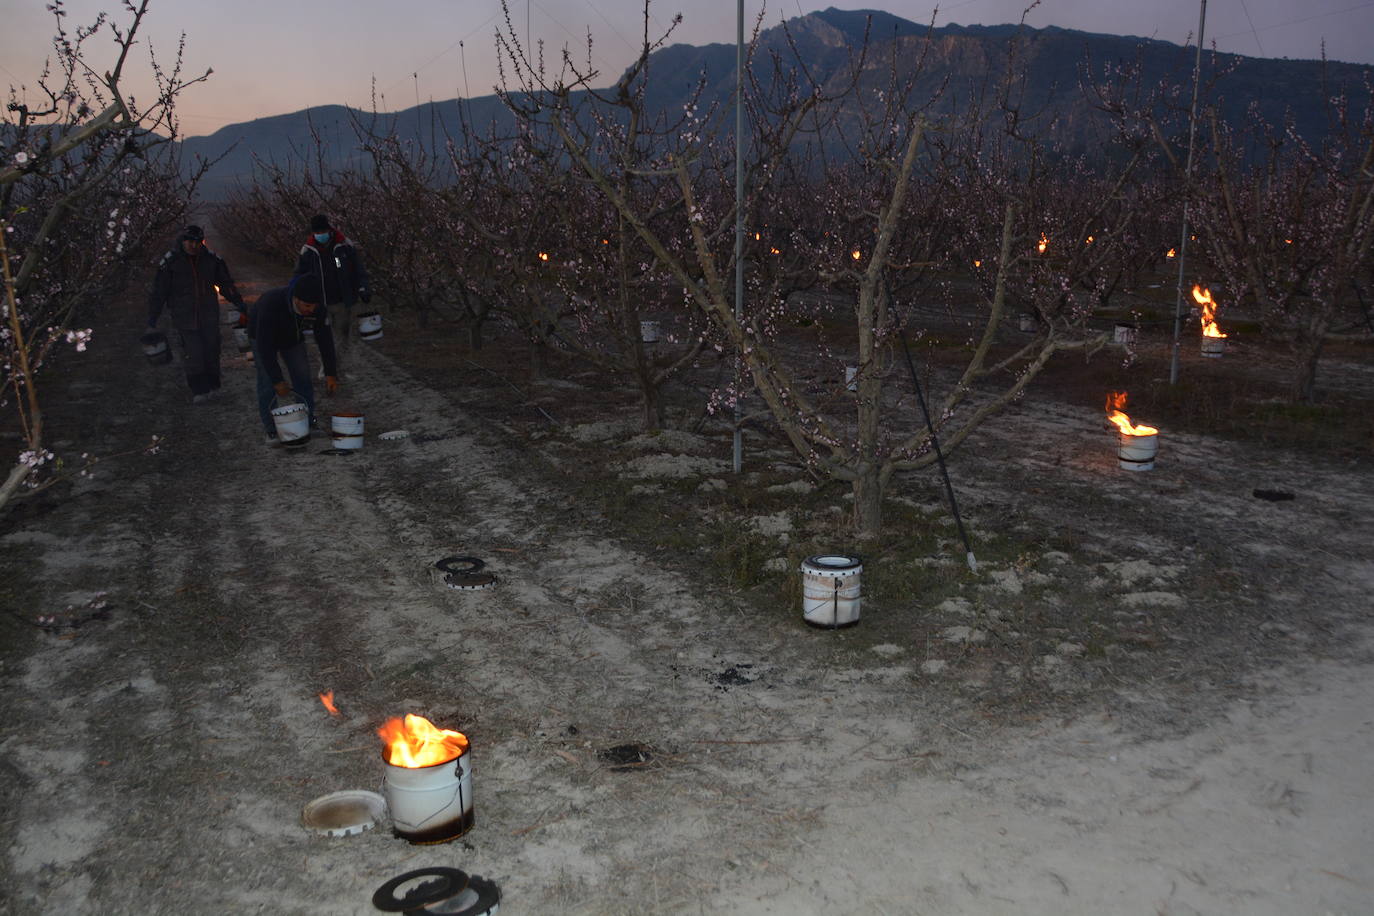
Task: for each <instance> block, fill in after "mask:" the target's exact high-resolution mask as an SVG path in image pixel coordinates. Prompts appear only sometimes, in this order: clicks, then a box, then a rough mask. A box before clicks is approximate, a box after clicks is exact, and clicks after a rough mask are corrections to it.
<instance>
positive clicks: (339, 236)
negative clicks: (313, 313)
mask: <svg viewBox="0 0 1374 916" xmlns="http://www.w3.org/2000/svg"><path fill="white" fill-rule="evenodd" d="M305 273H313V274H314V275H315V276H317V277H319V278H320V283H321V284H323V286H324V302H325V305H339V304H340V303H342V304H344V305H348V306H352V305H353V303H354V301H355V300H357V298H358V292H359V291H360V290H365V289H367V286H368V279H367V270H366V268H364V267H363V259H362V258H361V257H360V256H359V255H358V247H357V246H356V245H354V244H353V242H352V241H351V240H350V239H348V238H345V237H344V234H343V233H342V232H340V231H339V230H337V229H335V230H334V237H333V238H331V239H330V240H329V241H328V242H325V243H324V244H323V245H321V244H320V243H319V242H317V241H315V236H313V235H311V236H310V237H308V238H307V239H306V240H305V244H304V245H302V246H301V253H300V256H299V257H297V258H296V270H295V271H294V272H293V273H292V274H291V276H293V277H299V276H300V275H301V274H305Z"/></svg>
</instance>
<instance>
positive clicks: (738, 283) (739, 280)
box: [734, 0, 744, 474]
mask: <svg viewBox="0 0 1374 916" xmlns="http://www.w3.org/2000/svg"><path fill="white" fill-rule="evenodd" d="M743 138H744V0H738V4H737V9H736V16H735V324H737V325H738V324H739V323H740V316H741V315H743V314H744V148H743V143H744V139H743ZM743 370H744V354H743V353H736V354H735V457H734V468H735V473H736V474H738V473H740V471H742V470H743V469H744V431H743V430H742V429H740V421H741V419H742V418H743V416H744V410H743V407H742V406H741V404H740V400H741V399H742V398H743V397H744V391H743V387H744V386H743V384H742V382H743V378H744V371H743Z"/></svg>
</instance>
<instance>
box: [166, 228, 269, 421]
mask: <svg viewBox="0 0 1374 916" xmlns="http://www.w3.org/2000/svg"><path fill="white" fill-rule="evenodd" d="M220 296H223V297H224V298H225V299H227V300H228V301H229V302H231V303H233V304H234V305H235V306H236V307H237V308H238V310H239V312H240V314H242V313H243V312H245V311H247V306H246V305H244V302H243V296H241V295H240V294H239V290H238V287H237V286H235V285H234V278H233V277H232V276H231V275H230V273H229V265H228V264H226V263H224V259H223V258H221V257H220V256H219V255H217V254H215V253H214V252H213V251H211V250H210V249H209V248H207V247H205V233H204V232H203V231H202V230H201V228H200V227H199V226H194V225H193V226H187V227H186V228H185V229H184V230H182V233H181V238H180V240H179V243H178V245H177V247H176V248H172V249H170V250H169V251H168V252H167V253H166V254H164V255H163V256H162V260H161V261H160V262H159V263H158V266H157V275H156V276H155V277H154V278H153V288H152V291H151V292H149V293H148V328H149V329H150V330H151V329H155V328H156V327H157V323H158V320H159V319H160V318H161V317H162V312H163V310H164V309H166V310H167V312H168V313H169V314H170V315H171V322H172V327H173V328H174V329H175V330H176V331H177V333H178V334H179V335H180V337H181V347H182V353H183V357H184V359H185V365H186V384H187V385H189V386H190V388H191V402H192V403H194V404H204V403H205V402H206V401H208V400H210V398H211V397H213V396H214V395H215V393H216V392H218V391H219V385H220V372H219V354H220V332H219V327H220V318H219V297H220Z"/></svg>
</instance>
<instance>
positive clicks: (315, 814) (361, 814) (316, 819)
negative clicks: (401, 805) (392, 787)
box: [301, 789, 386, 836]
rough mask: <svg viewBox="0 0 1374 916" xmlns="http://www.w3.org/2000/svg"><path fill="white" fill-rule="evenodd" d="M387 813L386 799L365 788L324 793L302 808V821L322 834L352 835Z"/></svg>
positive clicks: (366, 828) (374, 824)
mask: <svg viewBox="0 0 1374 916" xmlns="http://www.w3.org/2000/svg"><path fill="white" fill-rule="evenodd" d="M385 817H386V799H385V798H383V797H382V796H380V795H378V794H377V793H376V792H368V791H367V790H365V789H345V790H344V791H342V792H331V793H330V794H328V795H321V796H320V797H319V798H317V799H315V800H314V801H312V802H310V803H308V804H307V805H306V806H305V807H304V808H302V809H301V824H302V825H304V827H305V829H306V830H309V831H310V832H311V833H318V834H319V835H321V836H353V835H354V834H358V833H362V832H363V831H365V830H371V829H372V828H373V827H376V826H377V823H378V822H379V821H381V820H383V819H384V818H385Z"/></svg>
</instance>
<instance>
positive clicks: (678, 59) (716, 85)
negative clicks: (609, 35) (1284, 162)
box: [181, 7, 1374, 200]
mask: <svg viewBox="0 0 1374 916" xmlns="http://www.w3.org/2000/svg"><path fill="white" fill-rule="evenodd" d="M865 32H867V35H868V38H869V41H870V55H872V56H873V57H874V58H875V59H877V58H878V57H882V56H883V55H893V56H898V57H900V55H899V51H900V50H901V49H903V48H905V47H907V45H908V44H909V43H910V42H912V41H913V40H924V39H925V37H926V36H927V35H929V37H930V45H929V46H927V47H926V53H928V54H930V55H934V56H935V57H936V58H937V59H936V64H937V65H938V67H939V68H940V69H939V72H938V73H935V74H932V75H931V76H930V77H929V78H928V81H929V83H930V85H932V86H934V85H936V84H937V82H938V81H939V80H947V81H949V82H950V83H951V84H952V85H954V86H956V87H962V86H964V85H968V86H972V85H975V84H976V83H977V82H978V81H979V80H981V79H984V78H986V76H987V75H988V74H989V73H993V74H996V73H997V72H998V71H997V69H996V68H997V67H1000V66H1001V65H1002V64H1003V62H1005V60H1006V59H1007V55H1008V53H1009V51H1008V48H1009V46H1010V44H1011V41H1012V39H1013V38H1015V39H1016V48H1017V53H1018V55H1020V58H1021V60H1022V61H1023V62H1024V63H1025V65H1026V66H1027V68H1028V72H1029V73H1030V80H1031V83H1032V86H1031V88H1032V89H1033V90H1034V91H1035V92H1037V93H1041V94H1042V95H1043V97H1045V98H1050V97H1051V96H1054V95H1055V94H1056V93H1062V95H1061V96H1060V97H1059V98H1058V100H1057V102H1056V104H1058V105H1059V107H1060V109H1062V112H1063V114H1064V115H1065V117H1063V118H1061V119H1058V120H1059V121H1060V122H1061V123H1060V124H1059V126H1058V127H1057V128H1056V129H1058V130H1063V131H1067V132H1070V133H1068V134H1067V138H1068V139H1069V140H1070V141H1071V142H1070V145H1072V143H1074V142H1077V143H1078V144H1079V145H1080V146H1081V145H1083V144H1084V143H1085V142H1086V141H1085V140H1084V135H1083V134H1082V131H1084V130H1085V127H1084V123H1085V121H1086V119H1085V118H1083V117H1080V116H1079V115H1080V112H1079V111H1078V110H1077V109H1078V108H1081V107H1082V103H1081V99H1080V100H1079V101H1077V102H1075V99H1076V98H1078V92H1077V85H1078V83H1079V81H1080V79H1081V77H1082V71H1083V68H1084V66H1085V62H1089V63H1088V66H1095V67H1110V66H1119V65H1121V64H1122V63H1124V62H1126V61H1131V62H1133V63H1136V62H1138V64H1139V66H1140V67H1141V72H1142V73H1143V74H1144V78H1145V80H1146V81H1147V83H1159V82H1162V81H1171V82H1172V83H1173V84H1174V85H1176V86H1179V85H1182V84H1183V83H1185V82H1186V83H1187V84H1188V85H1191V81H1192V71H1193V66H1194V62H1195V60H1196V53H1197V51H1196V46H1183V45H1177V44H1174V43H1172V42H1168V41H1165V40H1163V39H1157V38H1142V37H1139V36H1121V35H1109V34H1104V33H1093V32H1082V31H1078V30H1075V29H1066V28H1062V27H1059V26H1047V27H1044V28H1040V29H1032V28H1029V27H1022V26H1018V25H1012V24H1002V25H991V26H989V25H968V26H964V25H959V24H949V25H944V26H939V27H936V28H934V29H930V28H929V27H927V26H925V25H920V24H917V23H914V22H911V21H909V20H905V19H902V18H901V17H899V16H895V15H893V14H891V13H886V12H882V11H873V10H841V9H838V8H836V7H829V8H827V9H825V10H822V11H818V12H813V13H810V14H807V15H805V16H799V17H794V18H793V19H790V20H788V21H787V22H786V23H785V24H782V25H778V26H774V27H773V28H770V29H767V30H764V31H763V32H761V33H760V36H759V41H760V44H761V45H762V46H763V48H762V49H763V50H767V49H769V48H781V49H784V50H785V49H787V47H788V45H789V44H790V45H792V46H794V47H796V49H797V50H798V52H799V53H800V54H801V56H802V59H803V61H804V62H805V64H806V66H807V68H808V69H809V70H811V72H813V73H816V74H817V75H818V76H819V77H820V78H821V80H822V81H823V82H824V80H825V79H826V78H830V77H836V76H837V75H838V74H839V73H842V72H843V68H844V67H845V66H847V64H848V62H849V60H850V58H851V53H852V52H853V51H854V50H855V49H857V47H858V46H859V44H860V43H861V42H862V41H863V38H864V34H865ZM735 53H736V52H735V46H734V44H724V43H711V44H706V45H690V44H685V43H678V44H672V45H668V46H666V47H664V48H661V49H659V50H658V51H655V52H654V54H653V55H652V56H651V57H650V60H649V67H648V71H649V74H650V79H651V82H650V85H649V95H648V99H647V104H648V107H649V108H650V109H651V110H653V111H671V110H675V109H676V110H680V106H682V105H684V104H686V103H688V102H689V101H691V99H692V96H693V94H694V93H695V92H696V89H697V86H698V83H699V82H701V81H702V80H703V79H704V84H705V93H704V98H703V100H702V101H703V102H704V103H705V104H711V103H719V104H722V105H729V104H731V102H730V97H731V95H732V94H733V91H734V83H735V80H734V69H735ZM764 57H766V55H764V56H763V57H760V58H759V59H760V60H761V59H764ZM1203 70H1204V72H1203V79H1204V83H1205V82H1206V81H1208V80H1210V79H1211V78H1212V77H1213V76H1215V75H1216V74H1217V73H1218V72H1219V71H1223V70H1225V71H1229V72H1227V74H1226V75H1225V77H1224V78H1223V79H1222V80H1220V81H1219V84H1218V90H1217V94H1216V96H1215V98H1214V102H1215V104H1217V105H1218V107H1219V110H1220V112H1221V114H1222V118H1223V120H1227V121H1236V120H1238V119H1241V118H1243V117H1245V116H1246V113H1247V112H1248V111H1250V110H1251V109H1252V108H1253V109H1254V110H1255V111H1257V112H1258V113H1259V114H1260V115H1261V116H1262V117H1264V118H1265V119H1267V120H1269V121H1270V122H1271V123H1277V122H1280V121H1282V120H1283V119H1284V118H1287V117H1292V118H1293V120H1294V123H1295V127H1296V130H1297V132H1298V133H1299V134H1300V135H1302V136H1304V137H1307V138H1309V139H1310V138H1314V137H1319V136H1321V134H1322V132H1323V131H1324V130H1325V129H1327V126H1326V125H1324V123H1323V120H1324V117H1325V115H1324V107H1325V105H1326V100H1327V98H1328V96H1329V95H1330V91H1331V90H1330V86H1332V85H1340V86H1344V87H1346V88H1348V89H1349V90H1351V91H1352V95H1353V97H1354V98H1353V101H1354V102H1355V104H1356V105H1358V106H1363V105H1366V104H1368V102H1369V94H1368V91H1369V90H1368V82H1367V81H1368V80H1369V79H1370V74H1371V73H1374V67H1371V66H1369V65H1362V64H1349V63H1343V62H1339V61H1320V60H1288V59H1285V58H1252V57H1245V56H1243V55H1235V54H1225V53H1221V52H1204V55H1203ZM923 78H927V77H923ZM918 91H919V90H918ZM510 120H511V116H510V114H509V112H508V111H507V110H506V109H505V106H504V105H503V104H502V103H501V101H500V100H499V98H497V97H496V96H495V95H486V96H478V97H473V98H468V99H461V98H455V99H449V100H445V101H438V102H434V101H432V102H427V103H424V104H422V105H420V106H413V107H411V108H407V109H403V110H400V111H395V112H370V111H365V110H361V109H356V108H351V107H349V106H346V105H324V106H315V107H311V108H306V109H301V110H299V111H295V112H286V113H280V114H275V115H269V116H265V117H263V118H258V119H255V120H253V121H246V122H241V123H238V124H231V125H226V126H224V127H222V128H220V129H219V130H217V131H215V132H213V133H211V134H207V135H200V136H196V137H188V138H186V139H185V140H183V141H181V149H182V151H183V154H184V156H185V157H186V158H187V159H188V160H189V159H193V158H194V157H197V156H200V157H204V158H205V159H207V160H213V161H215V164H214V166H213V167H212V168H211V169H210V171H209V173H207V176H206V180H205V183H204V185H203V196H204V197H206V198H207V199H211V200H213V199H220V198H222V197H223V196H225V195H226V194H227V193H229V192H230V191H231V190H232V189H233V187H235V186H237V185H239V184H241V183H244V182H247V181H249V180H251V178H252V176H253V173H254V169H255V168H256V166H257V164H258V163H259V162H264V163H275V164H277V165H287V164H290V163H296V164H297V165H299V164H300V163H302V162H303V161H306V160H304V159H302V157H307V156H308V157H313V156H314V152H315V145H316V144H315V140H316V138H317V137H318V138H319V139H321V140H322V141H323V145H322V150H323V154H324V162H325V164H326V165H327V166H330V167H335V166H339V165H343V164H346V163H349V162H357V161H360V160H361V157H362V156H363V155H364V154H363V153H362V150H361V149H360V145H359V143H358V141H357V138H356V136H355V133H354V125H355V124H367V125H371V126H372V128H373V129H375V130H378V131H379V132H382V133H388V132H392V131H394V132H396V134H397V136H398V137H400V138H401V139H406V140H412V141H414V140H419V141H420V142H421V143H424V144H427V145H428V144H430V143H433V144H434V145H438V144H439V143H440V142H441V138H442V136H443V135H444V131H445V130H451V131H456V130H458V128H459V126H460V125H461V124H463V123H464V122H466V123H468V124H475V125H482V126H484V127H485V126H486V125H489V124H493V125H497V127H498V129H500V128H502V127H508V126H509V125H510ZM1055 120H1056V119H1054V118H1051V119H1049V121H1051V122H1053V121H1055ZM732 127H733V125H726V129H727V132H729V130H731V129H732ZM1074 131H1077V132H1079V133H1077V134H1074V133H1072V132H1074Z"/></svg>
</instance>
